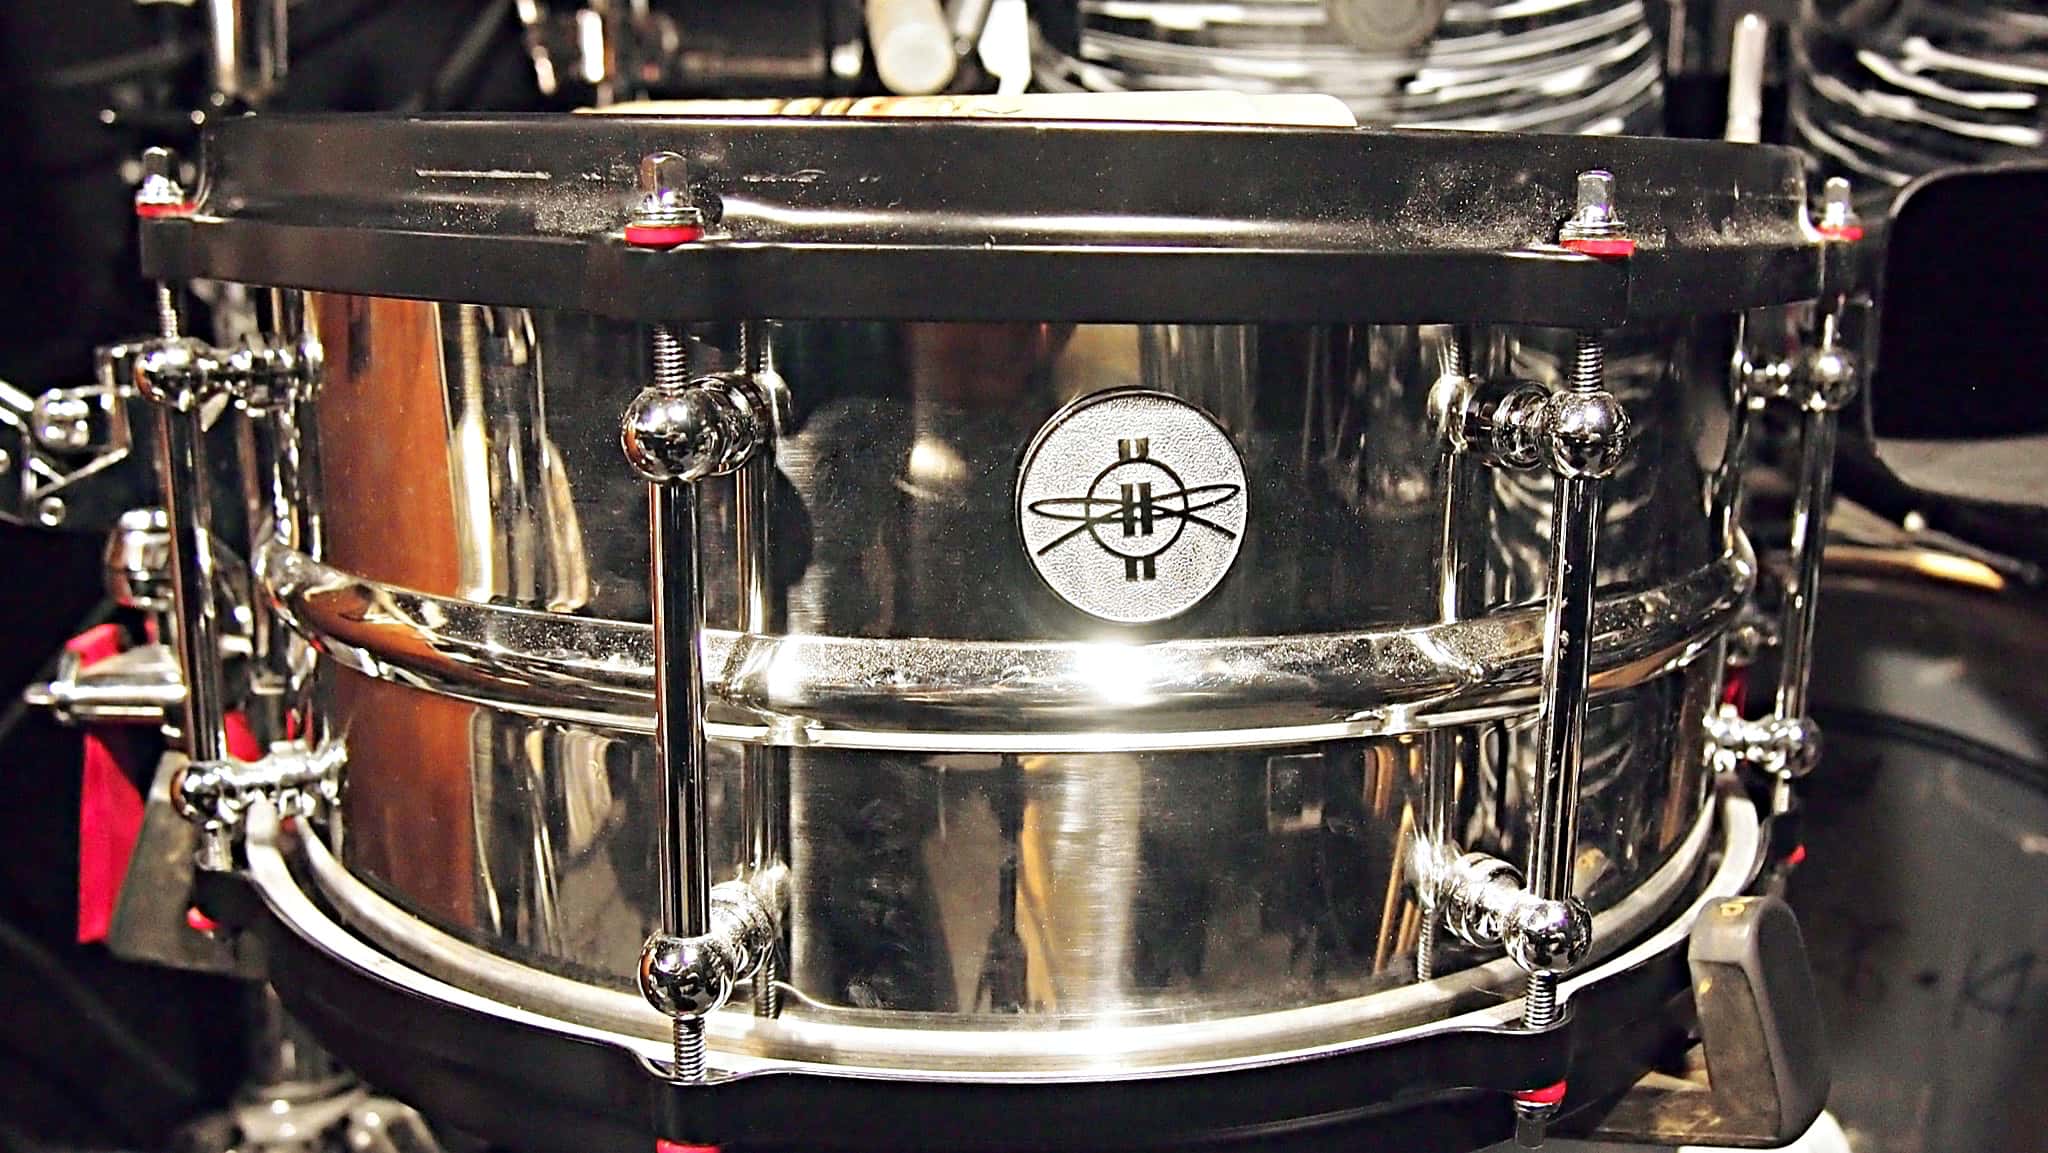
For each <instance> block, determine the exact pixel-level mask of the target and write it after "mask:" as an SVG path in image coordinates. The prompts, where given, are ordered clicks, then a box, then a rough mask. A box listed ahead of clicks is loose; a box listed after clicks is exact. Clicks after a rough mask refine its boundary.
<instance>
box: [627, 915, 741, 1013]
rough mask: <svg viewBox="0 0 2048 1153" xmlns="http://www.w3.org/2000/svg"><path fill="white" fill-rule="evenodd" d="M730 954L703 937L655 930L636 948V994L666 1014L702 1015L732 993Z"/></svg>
mask: <svg viewBox="0 0 2048 1153" xmlns="http://www.w3.org/2000/svg"><path fill="white" fill-rule="evenodd" d="M732 986H733V966H732V964H731V959H730V957H729V956H728V955H727V954H726V953H725V951H724V950H722V949H720V948H719V947H718V946H717V944H716V943H715V942H713V941H712V940H710V939H709V938H706V937H671V936H669V935H667V934H665V933H656V934H655V935H654V936H652V937H649V938H648V939H647V944H646V945H645V946H643V947H642V948H641V950H640V995H641V996H643V997H645V998H647V1003H648V1004H650V1005H652V1006H654V1007H655V1009H656V1010H658V1011H659V1012H661V1013H662V1014H664V1015H666V1016H669V1017H703V1016H706V1015H708V1014H710V1013H713V1012H715V1011H717V1009H718V1007H719V1006H721V1005H723V1004H725V1002H726V1000H727V999H728V998H730V997H731V996H732Z"/></svg>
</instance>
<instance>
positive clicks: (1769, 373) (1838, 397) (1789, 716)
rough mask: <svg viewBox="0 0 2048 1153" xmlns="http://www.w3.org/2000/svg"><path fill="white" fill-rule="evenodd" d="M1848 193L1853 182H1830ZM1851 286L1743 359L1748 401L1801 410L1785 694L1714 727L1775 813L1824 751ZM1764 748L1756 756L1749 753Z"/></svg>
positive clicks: (1713, 722) (1785, 613) (1724, 749)
mask: <svg viewBox="0 0 2048 1153" xmlns="http://www.w3.org/2000/svg"><path fill="white" fill-rule="evenodd" d="M1831 194H1833V195H1839V196H1842V197H1846V194H1847V189H1846V188H1840V189H1831ZM1847 310H1848V300H1847V298H1846V296H1838V297H1836V298H1835V299H1834V300H1832V301H1831V302H1830V303H1829V304H1828V305H1826V307H1825V311H1824V312H1823V313H1822V316H1821V319H1820V324H1819V331H1818V333H1817V334H1816V336H1815V338H1814V341H1813V343H1812V345H1811V346H1809V347H1807V348H1804V349H1802V350H1800V351H1799V352H1797V353H1795V354H1793V355H1791V356H1789V357H1785V358H1782V359H1779V360H1774V361H1769V362H1765V363H1755V362H1751V361H1749V360H1748V359H1747V358H1746V357H1745V358H1743V359H1742V360H1740V361H1739V362H1738V364H1737V366H1736V372H1737V377H1738V383H1739V384H1740V386H1741V388H1742V389H1743V391H1744V393H1745V394H1746V395H1745V397H1744V399H1745V400H1746V401H1747V402H1748V403H1750V404H1761V403H1770V402H1776V403H1781V404H1788V405H1790V406H1791V407H1792V408H1793V409H1794V410H1795V411H1797V412H1798V413H1799V415H1800V436H1799V458H1798V473H1797V476H1796V478H1795V481H1796V487H1795V489H1794V494H1793V506H1792V564H1791V569H1790V574H1789V576H1788V577H1787V579H1786V582H1785V595H1784V598H1783V605H1782V607H1781V609H1780V611H1779V619H1778V622H1777V630H1776V631H1777V648H1778V676H1777V698H1776V700H1775V701H1773V702H1772V709H1771V714H1770V716H1769V717H1768V718H1767V719H1766V720H1764V721H1761V722H1755V724H1757V725H1762V726H1764V727H1762V728H1753V727H1749V728H1746V727H1744V724H1745V723H1744V722H1742V718H1741V717H1740V715H1739V714H1737V713H1735V711H1734V710H1732V709H1728V708H1724V709H1723V710H1722V713H1723V714H1726V715H1717V716H1714V717H1710V718H1708V737H1709V739H1710V741H1711V742H1712V743H1713V745H1714V746H1715V755H1716V757H1717V764H1721V763H1723V762H1722V761H1721V760H1720V759H1719V758H1722V757H1724V756H1732V757H1733V759H1734V760H1736V761H1740V762H1742V763H1747V764H1752V765H1755V766H1756V767H1758V768H1761V769H1763V770H1764V771H1766V772H1768V773H1770V774H1771V775H1772V776H1773V777H1774V778H1775V779H1776V784H1775V786H1774V788H1773V790H1772V794H1771V813H1772V814H1773V815H1781V814H1784V813H1786V812H1789V811H1790V810H1791V809H1792V807H1793V803H1794V802H1793V795H1792V781H1793V780H1794V779H1795V778H1797V777H1799V776H1802V775H1804V774H1805V773H1806V772H1807V771H1808V770H1810V769H1811V768H1812V767H1813V764H1814V762H1815V761H1816V760H1817V759H1818V757H1819V755H1820V739H1819V737H1820V730H1819V728H1818V727H1817V726H1815V725H1814V723H1813V721H1812V719H1811V718H1810V717H1809V716H1808V709H1807V706H1806V698H1807V688H1808V685H1807V682H1808V680H1809V678H1810V676H1811V673H1812V667H1813V629H1814V620H1815V615H1816V609H1817V607H1818V600H1819V594H1820V570H1821V556H1822V554H1823V552H1824V551H1825V549H1826V546H1827V517H1828V504H1829V499H1830V497H1831V495H1832V491H1833V481H1834V460H1835V437H1836V433H1837V431H1838V430H1839V427H1840V424H1841V411H1842V409H1844V408H1845V407H1847V406H1848V405H1849V403H1850V402H1851V401H1853V400H1854V399H1855V398H1856V394H1857V391H1858V389H1859V387H1860V384H1861V378H1862V369H1861V367H1860V365H1859V364H1858V363H1857V360H1856V357H1855V356H1854V355H1853V354H1852V353H1850V352H1849V350H1848V349H1847V348H1846V347H1845V341H1844V339H1843V334H1842V327H1843V323H1844V320H1845V316H1846V313H1847ZM1752 753H1754V754H1759V755H1756V756H1752V755H1750V754H1752Z"/></svg>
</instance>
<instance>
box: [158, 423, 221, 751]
mask: <svg viewBox="0 0 2048 1153" xmlns="http://www.w3.org/2000/svg"><path fill="white" fill-rule="evenodd" d="M203 420H204V418H203V416H202V415H201V413H200V406H199V405H197V404H194V405H193V406H192V407H190V408H183V409H181V408H177V407H174V406H172V405H168V404H166V405H162V406H160V407H159V408H158V409H157V475H158V477H159V478H160V479H161V482H162V485H163V494H164V515H165V517H166V518H167V519H168V521H169V523H170V529H171V532H170V544H171V550H170V551H171V587H172V589H173V590H174V594H173V596H174V599H175V601H176V604H177V612H176V617H177V620H176V626H177V627H176V630H175V631H176V633H177V648H178V665H179V669H180V672H181V674H182V675H183V677H184V680H185V704H184V709H183V710H182V718H183V719H182V720H181V721H180V727H181V728H182V729H183V738H184V746H185V755H186V756H188V757H190V758H191V759H192V760H194V761H218V760H222V759H224V758H225V757H226V756H227V729H226V723H227V693H226V690H225V688H224V687H223V685H222V683H221V668H220V652H221V647H220V641H221V620H220V606H219V601H218V600H217V599H216V598H215V596H214V591H213V590H214V586H215V583H216V573H217V572H218V569H219V564H218V562H217V561H216V560H215V558H214V554H213V531H212V524H213V510H212V509H211V508H210V507H208V504H207V493H206V482H205V478H207V477H209V476H211V475H213V474H212V472H211V471H210V470H209V468H208V464H207V455H206V429H205V428H204V426H203Z"/></svg>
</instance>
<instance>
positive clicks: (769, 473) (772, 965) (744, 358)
mask: <svg viewBox="0 0 2048 1153" xmlns="http://www.w3.org/2000/svg"><path fill="white" fill-rule="evenodd" d="M739 368H740V372H741V374H742V375H743V376H745V377H746V378H747V379H748V380H750V381H752V382H753V383H754V385H755V387H757V388H759V389H760V390H761V391H762V394H763V395H764V396H768V395H769V394H770V393H771V392H772V390H774V389H775V388H776V387H777V382H776V381H775V379H774V363H773V354H772V353H771V351H770V349H769V346H768V333H767V328H766V326H765V325H764V324H762V323H760V322H759V321H745V322H743V323H741V325H740V328H739ZM769 405H770V408H771V409H772V408H773V399H772V396H771V397H770V401H769ZM773 423H774V421H773V417H772V415H771V416H770V417H769V424H770V425H771V426H772V425H773ZM774 444H775V430H774V429H773V427H770V428H769V429H768V430H767V432H766V435H764V436H763V437H762V438H761V446H762V447H761V450H760V451H757V452H755V453H754V454H753V455H752V456H751V457H749V458H748V460H747V462H746V463H745V464H743V465H741V466H740V468H739V471H737V472H735V473H734V474H733V485H734V493H733V496H734V501H733V509H734V512H733V531H734V537H735V540H734V542H733V545H734V547H733V556H734V567H735V570H736V572H735V580H736V584H737V586H738V590H739V619H738V620H737V621H736V622H735V624H736V625H737V627H738V629H739V631H740V632H741V633H745V634H755V635H765V634H775V633H779V632H780V631H781V630H782V627H783V619H784V616H785V613H786V610H787V606H786V605H785V604H784V603H783V596H782V589H781V587H780V586H779V585H778V584H777V583H776V580H775V554H774V541H775V531H774V525H775V478H776V475H777V474H776V468H775V455H774ZM740 761H741V770H742V773H743V776H744V779H745V783H744V786H743V788H742V789H741V793H740V809H741V812H740V827H741V828H742V829H743V830H744V831H745V836H746V843H747V865H748V870H749V874H750V875H751V876H753V877H757V878H761V877H767V876H769V875H770V874H771V873H773V872H774V871H775V870H777V869H779V868H781V867H783V866H784V865H786V864H787V863H788V861H789V800H788V796H787V788H786V785H785V782H786V781H787V780H788V778H789V750H788V749H786V748H780V747H774V746H768V745H757V744H749V745H746V746H744V747H742V749H741V750H740ZM778 912H779V910H778ZM779 937H780V934H778V938H779ZM787 944H788V943H787V942H786V941H782V940H780V939H778V940H777V941H776V942H775V943H774V944H773V945H772V946H771V947H770V948H769V949H768V950H767V953H766V955H765V956H764V957H763V958H762V959H761V967H760V968H759V969H757V970H756V971H755V973H754V988H753V993H754V995H753V1008H754V1015H755V1016H758V1017H776V1016H780V1015H781V1012H782V996H781V992H780V989H779V988H778V986H777V982H778V981H779V980H780V979H781V975H782V964H781V955H782V953H783V951H784V949H785V948H786V947H787Z"/></svg>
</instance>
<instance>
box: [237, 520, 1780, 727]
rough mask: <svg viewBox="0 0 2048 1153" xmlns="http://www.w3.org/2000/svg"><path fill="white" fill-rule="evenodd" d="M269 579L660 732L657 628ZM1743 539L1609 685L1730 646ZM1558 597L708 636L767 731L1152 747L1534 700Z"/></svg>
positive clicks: (423, 648) (457, 681)
mask: <svg viewBox="0 0 2048 1153" xmlns="http://www.w3.org/2000/svg"><path fill="white" fill-rule="evenodd" d="M257 573H258V580H259V581H260V583H261V584H262V585H263V587H264V588H265V589H266V590H267V593H268V595H269V596H270V597H271V598H272V599H273V600H274V601H275V602H276V604H277V606H278V609H279V612H280V614H281V615H282V616H283V618H284V619H285V620H287V621H288V622H290V623H291V625H292V627H293V628H295V629H297V630H298V631H299V632H300V633H301V634H302V635H304V636H305V637H306V638H307V639H308V640H309V641H311V642H312V643H313V644H314V645H315V646H316V647H317V648H319V649H320V650H321V651H322V652H323V653H325V654H326V655H327V656H328V657H329V658H331V659H333V660H334V661H336V662H337V663H339V664H340V665H342V666H343V667H346V668H349V669H352V670H354V671H355V672H357V673H360V674H362V675H364V676H368V677H372V678H375V679H378V680H383V681H391V682H394V683H398V684H404V685H409V686H412V687H414V688H418V689H422V690H426V691H429V692H435V693H440V694H443V695H446V696H451V697H456V698H459V699H463V700H469V701H475V702H478V703H484V704H490V705H492V706H494V707H497V708H502V709H506V710H509V711H513V712H518V713H522V714H524V715H529V716H536V717H545V718H551V719H559V720H566V721H574V722H578V723H584V724H591V725H596V726H600V727H606V728H612V729H617V730H621V731H627V732H652V731H653V727H654V693H653V685H654V673H653V633H652V630H651V629H650V628H649V626H647V625H644V624H626V623H622V622H618V621H611V620H600V619H593V618H588V617H572V616H567V615H562V614H556V613H546V612H538V611H534V610H530V609H516V608H508V607H505V606H500V605H486V604H479V603H476V602H474V601H465V600H457V599H454V598H450V597H438V596H429V595H426V594H423V593H417V592H412V591H409V590H406V589H401V588H397V587H394V586H390V585H385V584H379V583H377V582H373V581H367V580H363V579H361V578H359V577H356V576H353V575H351V574H349V573H345V572H342V571H341V570H338V569H335V568H331V567H329V566H327V565H325V564H322V563H320V562H318V561H315V560H313V559H312V558H310V557H308V556H306V555H305V554H303V553H300V552H297V551H295V550H293V549H290V548H287V547H284V546H282V545H277V544H273V545H272V546H270V547H269V548H266V549H265V550H263V552H262V553H261V554H259V556H258V557H257ZM1755 574H1756V564H1755V560H1754V558H1753V556H1752V555H1751V553H1750V551H1749V547H1748V544H1747V542H1746V541H1743V540H1741V539H1740V537H1737V538H1736V540H1735V545H1734V548H1733V550H1732V551H1730V552H1729V553H1727V554H1725V555H1723V556H1721V557H1720V558H1718V559H1716V560H1714V561H1713V562H1711V563H1709V564H1707V565H1705V566H1702V567H1701V568H1699V569H1696V570H1694V571H1692V572H1690V573H1688V574H1686V575H1685V576H1684V577H1682V578H1680V579H1678V580H1676V581H1673V582H1670V583H1668V584H1664V585H1660V586H1657V587H1654V588H1649V589H1645V590H1642V591H1639V592H1632V593H1628V594H1626V595H1620V596H1608V597H1604V598H1601V599H1600V600H1599V601H1598V602H1597V604H1596V605H1595V608H1594V612H1593V630H1592V631H1593V637H1592V641H1593V644H1592V648H1593V653H1592V687H1593V690H1594V691H1595V692H1596V693H1598V692H1601V691H1606V690H1612V689H1619V688H1625V687H1628V686H1630V685H1635V684H1641V683H1643V682H1646V681H1649V680H1652V679H1654V678H1655V677H1657V676H1660V675H1662V674H1664V673H1666V672H1669V671H1671V670H1672V669H1675V668H1678V667H1682V666H1684V665H1686V664H1688V663H1689V662H1691V661H1692V660H1693V659H1695V658H1696V657H1698V656H1699V655H1700V654H1701V653H1702V652H1704V651H1706V650H1707V649H1709V648H1710V647H1711V646H1712V643H1713V641H1714V638H1715V637H1716V636H1717V635H1718V634H1719V633H1720V632H1721V630H1722V629H1723V628H1725V627H1726V625H1727V624H1728V623H1729V622H1730V621H1731V620H1733V619H1734V616H1735V613H1736V612H1737V610H1738V609H1739V608H1740V607H1741V605H1742V603H1743V601H1744V599H1745V598H1746V597H1747V595H1748V593H1749V590H1750V587H1751V586H1752V584H1754V582H1755ZM1543 632H1544V612H1543V606H1542V605H1540V604H1538V605H1523V606H1519V607H1515V608H1509V609H1501V610H1498V611H1495V612H1491V613H1487V614H1485V615H1483V616H1475V617H1471V618H1469V619H1464V620H1458V621H1453V622H1448V623H1443V624H1436V625H1427V626H1422V627H1415V628H1389V629H1385V630H1380V631H1368V632H1351V633H1323V634H1314V635H1303V636H1277V637H1232V638H1217V639H1202V640H1178V641H1164V642H1159V643H1155V644H1147V645H1124V644H1115V643H1086V642H1061V641H1043V642H1028V641H1027V642H1008V641H959V640H943V639H926V638H892V639H865V638H852V637H827V636H805V635H782V636H764V635H753V634H739V633H734V632H731V631H727V630H720V629H707V630H705V632H704V669H705V681H706V683H705V704H706V709H707V713H708V723H707V725H706V730H707V732H708V734H709V735H710V736H711V737H713V738H715V739H718V740H727V741H743V742H751V743H756V744H767V745H781V746H795V747H804V746H810V747H818V748H842V749H893V750H910V751H961V752H1147V751H1168V750H1175V749H1217V748H1244V747H1255V746H1264V745H1280V744H1291V743H1301V742H1310V741H1326V740H1344V739H1357V738H1362V737H1374V736H1386V735H1393V734H1398V733H1404V732H1415V731H1422V730H1428V729H1432V728H1436V727H1439V726H1443V725H1450V724H1463V723H1468V722H1471V721H1474V720H1483V719H1491V718H1497V717H1504V716H1510V715H1515V714H1519V713H1525V712H1527V711H1529V710H1530V709H1531V708H1532V707H1533V706H1534V705H1535V703H1536V699H1537V696H1538V682H1539V679H1540V674H1541V669H1542V663H1543Z"/></svg>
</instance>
